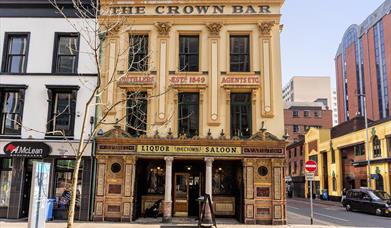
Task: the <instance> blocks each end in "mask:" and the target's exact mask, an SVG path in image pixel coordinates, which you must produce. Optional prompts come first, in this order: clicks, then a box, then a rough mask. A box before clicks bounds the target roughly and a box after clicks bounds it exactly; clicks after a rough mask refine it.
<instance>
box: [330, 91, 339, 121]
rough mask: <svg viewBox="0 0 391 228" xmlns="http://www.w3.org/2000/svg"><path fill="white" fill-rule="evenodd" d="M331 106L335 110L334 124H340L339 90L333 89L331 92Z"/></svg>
mask: <svg viewBox="0 0 391 228" xmlns="http://www.w3.org/2000/svg"><path fill="white" fill-rule="evenodd" d="M331 102H332V103H331V107H332V110H333V126H336V125H338V103H337V90H336V89H332V92H331Z"/></svg>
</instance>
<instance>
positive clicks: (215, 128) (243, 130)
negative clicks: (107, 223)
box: [94, 0, 286, 224]
mask: <svg viewBox="0 0 391 228" xmlns="http://www.w3.org/2000/svg"><path fill="white" fill-rule="evenodd" d="M101 3H102V6H101V7H102V12H103V13H102V15H101V16H100V18H99V21H100V25H101V27H102V28H103V29H105V30H106V31H105V32H104V33H103V35H102V37H103V39H102V47H103V49H102V50H103V51H102V60H101V61H102V85H101V93H102V96H101V103H102V107H101V108H100V111H99V114H100V120H103V122H104V123H103V124H102V131H103V132H104V133H103V134H101V136H100V137H98V138H97V153H96V157H97V163H98V165H97V171H98V172H97V183H96V184H97V187H96V188H97V190H96V194H95V213H94V215H95V216H94V219H95V220H114V221H124V222H125V221H130V220H134V219H137V218H139V217H140V216H143V215H144V213H145V211H146V209H147V208H149V207H150V206H151V205H152V204H153V203H154V202H157V201H158V200H162V204H161V212H162V214H163V221H165V222H169V221H171V220H172V218H173V217H181V216H196V215H198V209H199V208H198V207H199V205H198V203H197V202H196V201H195V199H196V198H198V197H199V196H200V195H205V194H208V195H210V196H211V198H212V201H213V209H214V212H215V214H216V216H224V217H232V218H236V219H237V220H239V221H241V222H244V223H248V224H255V223H259V224H285V223H286V212H285V210H286V208H285V202H286V201H285V200H286V199H285V186H284V172H285V158H284V151H285V141H284V140H282V137H283V135H284V126H283V104H282V92H281V60H280V58H281V57H280V32H281V30H282V25H280V8H281V6H282V4H283V0H262V1H252V0H250V1H242V0H232V1H217V0H199V1H175V0H174V1H101ZM114 125H115V126H114ZM113 126H114V127H113ZM209 213H210V212H209V211H207V215H208V214H209ZM208 216H209V215H208Z"/></svg>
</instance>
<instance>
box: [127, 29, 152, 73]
mask: <svg viewBox="0 0 391 228" xmlns="http://www.w3.org/2000/svg"><path fill="white" fill-rule="evenodd" d="M147 69H148V36H145V35H136V36H131V37H130V38H129V71H146V70H147Z"/></svg>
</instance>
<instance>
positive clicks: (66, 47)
mask: <svg viewBox="0 0 391 228" xmlns="http://www.w3.org/2000/svg"><path fill="white" fill-rule="evenodd" d="M58 54H60V55H76V54H77V37H64V36H63V37H60V40H59V42H58Z"/></svg>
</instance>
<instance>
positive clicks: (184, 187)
mask: <svg viewBox="0 0 391 228" xmlns="http://www.w3.org/2000/svg"><path fill="white" fill-rule="evenodd" d="M188 202H189V174H188V173H175V181H174V216H188Z"/></svg>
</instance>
